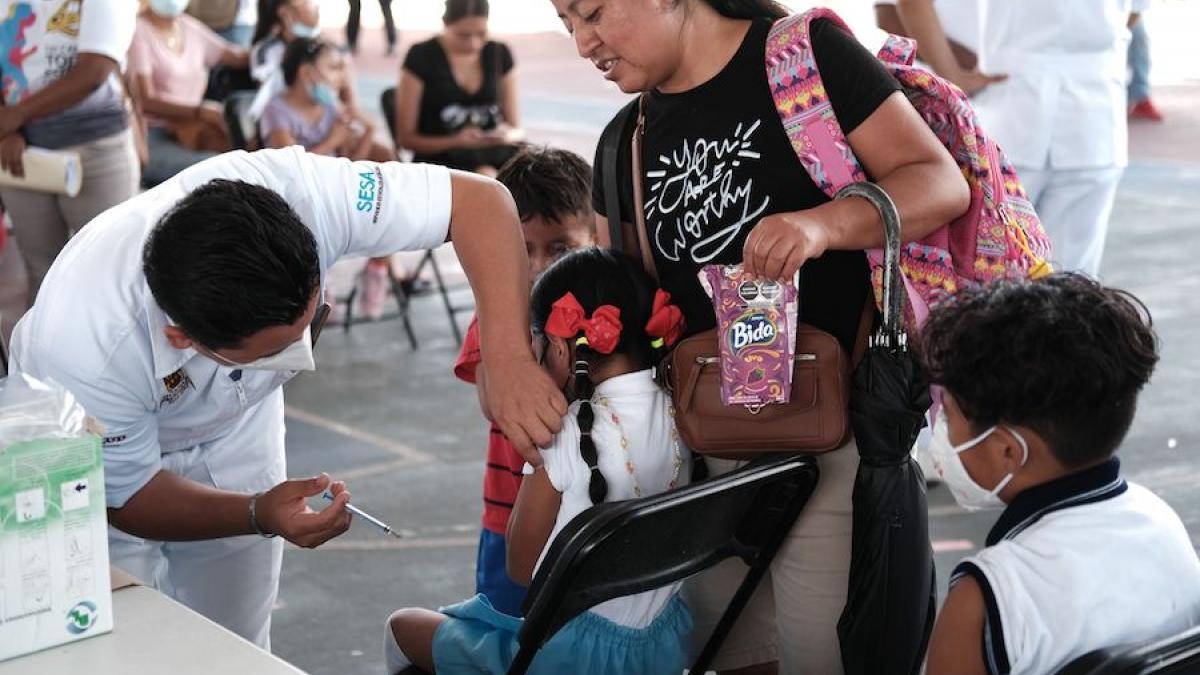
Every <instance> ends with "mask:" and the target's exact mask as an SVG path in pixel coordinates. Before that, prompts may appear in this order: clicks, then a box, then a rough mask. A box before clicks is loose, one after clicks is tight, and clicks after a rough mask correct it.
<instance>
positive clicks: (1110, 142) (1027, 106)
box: [897, 0, 1148, 276]
mask: <svg viewBox="0 0 1200 675" xmlns="http://www.w3.org/2000/svg"><path fill="white" fill-rule="evenodd" d="M976 1H977V3H978V9H977V11H978V16H979V22H980V23H979V32H978V35H979V36H980V42H979V65H978V68H977V69H976V70H975V71H969V70H965V69H963V68H962V67H961V66H959V65H958V64H957V63H956V62H955V59H954V57H953V54H952V52H951V49H950V47H949V44H948V42H947V39H946V31H944V30H943V28H942V26H941V23H940V22H939V18H938V11H940V10H935V7H934V0H898V1H897V8H898V10H899V12H900V16H901V18H902V19H903V22H904V26H905V28H906V29H907V30H908V32H909V34H910V35H911V36H912V37H914V38H916V40H917V42H918V43H919V44H920V45H921V55H922V57H923V58H925V59H926V60H927V61H928V62H929V63H930V64H931V65H932V66H933V67H934V69H935V70H936V71H937V72H938V73H939V74H941V75H943V76H944V77H947V78H948V79H950V80H951V81H954V82H956V83H958V84H959V85H960V86H962V87H963V88H964V90H966V91H968V93H973V98H972V103H973V104H974V106H975V109H976V111H977V112H978V113H979V117H980V119H981V121H982V123H983V128H984V129H985V130H986V131H987V133H988V134H989V135H991V136H992V138H994V139H996V140H997V141H998V142H999V143H1000V147H1001V148H1003V149H1004V152H1005V153H1006V154H1007V155H1008V157H1009V159H1010V160H1012V162H1013V164H1014V165H1015V166H1016V169H1017V173H1018V175H1019V176H1020V178H1021V182H1022V183H1023V184H1024V186H1025V189H1026V190H1027V191H1028V193H1029V197H1030V200H1031V201H1032V202H1033V205H1034V208H1035V209H1037V212H1038V215H1039V216H1040V217H1041V220H1042V224H1043V225H1044V226H1045V228H1046V231H1047V233H1048V234H1049V235H1050V239H1051V244H1052V245H1053V248H1054V262H1055V263H1056V265H1055V266H1056V267H1057V268H1058V269H1062V270H1076V271H1083V272H1086V273H1088V274H1090V275H1092V276H1097V275H1098V274H1099V272H1100V261H1101V258H1102V255H1103V253H1104V240H1105V236H1106V234H1107V232H1108V220H1109V216H1110V215H1111V213H1112V204H1113V198H1114V196H1115V195H1116V191H1117V183H1118V182H1119V181H1120V179H1121V174H1122V173H1123V171H1124V168H1125V166H1126V165H1127V164H1128V163H1129V152H1128V151H1129V149H1128V129H1127V127H1126V101H1125V97H1126V92H1125V76H1126V63H1125V62H1126V56H1125V55H1126V48H1127V45H1128V43H1129V26H1130V25H1132V23H1133V22H1135V21H1136V19H1137V15H1138V13H1140V12H1141V11H1142V10H1144V9H1145V8H1146V6H1147V4H1148V0H1054V1H1053V2H1045V1H1044V0H976Z"/></svg>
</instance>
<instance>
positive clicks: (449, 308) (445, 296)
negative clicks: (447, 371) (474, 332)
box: [417, 249, 463, 345]
mask: <svg viewBox="0 0 1200 675" xmlns="http://www.w3.org/2000/svg"><path fill="white" fill-rule="evenodd" d="M426 261H428V262H429V265H430V267H432V268H433V278H434V283H436V284H437V288H438V293H440V294H441V295H442V304H443V305H445V306H446V316H447V317H448V318H449V319H450V330H451V331H453V332H454V343H455V344H459V345H461V344H462V341H463V338H462V331H461V330H460V329H459V327H458V319H456V318H455V317H454V314H455V308H454V305H453V303H451V302H450V292H449V291H448V290H447V289H446V281H445V280H444V279H443V278H442V270H441V267H440V266H439V265H438V263H437V259H435V258H434V257H433V250H432V249H430V250H429V251H426V252H425V258H424V259H423V260H422V261H421V265H420V266H418V267H417V269H418V270H420V269H421V267H423V266H424V265H425V262H426Z"/></svg>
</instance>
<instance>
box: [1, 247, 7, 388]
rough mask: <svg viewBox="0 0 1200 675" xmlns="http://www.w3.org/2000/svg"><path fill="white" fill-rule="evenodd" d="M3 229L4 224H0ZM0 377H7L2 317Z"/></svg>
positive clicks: (2, 321)
mask: <svg viewBox="0 0 1200 675" xmlns="http://www.w3.org/2000/svg"><path fill="white" fill-rule="evenodd" d="M0 227H4V223H0ZM0 376H4V377H7V376H8V345H7V344H5V342H4V317H3V316H0Z"/></svg>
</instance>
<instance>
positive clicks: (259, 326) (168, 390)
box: [12, 147, 567, 648]
mask: <svg viewBox="0 0 1200 675" xmlns="http://www.w3.org/2000/svg"><path fill="white" fill-rule="evenodd" d="M447 240H449V241H452V242H453V243H454V246H455V250H456V251H457V253H458V256H459V258H460V260H461V261H462V265H463V269H464V270H466V273H467V278H468V279H469V281H470V283H471V286H472V289H473V290H474V293H475V298H476V301H477V304H478V317H479V324H480V328H481V330H480V333H481V335H482V338H483V354H484V357H483V366H484V367H485V368H486V369H487V374H488V384H489V386H488V390H487V395H488V399H489V400H488V407H489V409H490V410H491V411H492V413H493V415H494V417H495V419H496V421H497V423H498V424H499V425H500V426H501V428H502V429H503V431H504V432H505V434H506V435H507V436H508V438H509V439H511V440H512V441H513V442H514V443H515V444H516V445H517V447H518V448H525V449H527V450H532V448H533V447H534V445H535V444H537V445H540V446H546V445H548V444H549V443H550V442H551V440H552V438H553V436H554V434H555V433H557V432H558V430H559V428H560V421H561V419H562V416H563V414H564V413H565V412H566V409H567V408H566V401H565V400H564V398H563V396H562V394H561V393H560V392H559V391H558V389H557V388H556V387H555V386H554V384H553V383H552V382H551V381H550V379H549V377H548V376H546V375H545V373H544V372H543V370H542V369H541V368H539V367H538V365H537V363H536V362H535V361H534V358H533V355H532V352H531V347H530V341H529V321H528V307H529V301H528V294H529V272H528V267H529V265H528V262H527V260H526V255H525V248H524V243H523V240H522V236H521V226H520V221H519V220H518V216H517V210H516V207H515V206H514V204H513V201H512V198H511V196H510V195H509V194H508V191H507V190H505V189H504V187H502V186H501V185H500V184H499V183H496V182H495V181H492V180H490V179H486V178H483V177H480V176H476V175H474V174H467V173H461V172H455V171H450V170H447V169H445V168H442V167H437V166H428V165H421V164H401V163H395V162H390V163H381V164H376V163H372V162H350V161H349V160H345V159H337V158H331V157H323V156H321V155H310V154H307V153H305V152H304V151H303V150H301V149H300V148H295V147H293V148H287V149H282V150H263V151H260V152H256V153H251V154H247V153H245V152H234V153H228V154H225V155H221V156H219V157H215V158H213V159H210V160H207V161H205V162H202V163H200V164H197V165H195V166H193V167H191V168H189V169H187V170H185V171H183V172H182V173H180V174H179V175H177V176H176V177H174V178H172V179H171V180H169V181H167V182H165V183H163V184H162V185H160V186H158V187H156V188H154V189H153V190H150V191H148V192H145V193H143V194H141V195H139V196H137V197H134V198H133V199H130V200H128V201H126V202H124V203H122V204H120V205H118V206H115V207H113V208H111V209H109V210H108V211H105V212H104V213H102V214H101V215H100V216H98V217H97V218H95V219H94V220H93V221H92V222H91V223H90V224H89V225H88V226H87V227H86V228H84V229H83V230H82V232H81V233H80V234H79V235H77V236H76V237H75V238H74V239H72V240H71V242H70V243H69V244H68V245H67V246H66V248H64V249H63V252H62V254H61V255H59V257H58V259H57V260H56V261H55V263H54V265H53V266H52V267H51V268H50V271H49V273H48V274H47V275H46V279H45V282H44V283H43V285H42V288H41V291H40V293H39V294H38V296H37V302H36V303H35V304H34V306H33V308H32V309H31V310H30V311H29V313H27V314H26V315H25V316H24V317H23V318H22V320H21V321H20V323H18V324H17V326H16V328H15V331H14V333H13V343H12V367H13V371H14V372H21V373H26V374H28V375H31V376H33V377H36V378H44V379H52V380H54V381H57V382H58V383H60V384H62V385H64V386H65V387H66V388H67V389H68V390H70V391H71V392H72V393H73V394H74V395H75V396H76V397H77V398H78V399H79V401H80V402H81V403H82V404H83V406H84V408H85V409H86V410H87V412H88V414H89V415H91V416H93V417H95V418H96V419H97V420H98V421H99V422H100V424H101V425H103V427H104V464H105V466H104V469H105V492H106V497H107V504H108V514H109V522H110V524H111V526H112V527H110V537H109V545H110V550H111V558H112V562H113V564H115V565H117V566H118V567H122V568H124V569H126V570H128V571H130V572H132V573H133V574H134V575H135V576H137V577H139V578H140V579H142V580H144V581H146V582H148V583H150V584H153V585H155V586H156V587H158V588H159V589H161V590H162V591H163V592H165V593H167V594H169V595H171V596H172V597H174V598H176V599H178V600H179V601H181V602H183V603H184V604H186V605H188V606H190V607H192V608H193V609H195V610H197V611H199V612H200V613H202V614H204V615H206V616H208V617H209V618H211V619H213V620H214V621H216V622H217V623H219V624H221V625H223V626H225V627H227V628H229V629H230V630H232V631H234V632H235V633H238V634H239V635H241V636H243V637H245V638H246V639H248V640H250V641H252V642H254V643H255V644H258V645H260V646H262V647H264V648H266V647H269V636H270V616H271V608H272V606H273V605H274V603H275V597H276V593H277V591H278V588H279V570H280V563H281V560H282V555H283V540H285V539H286V540H288V541H291V542H292V543H294V544H296V545H299V546H305V547H315V546H319V545H321V544H322V543H324V542H325V541H327V540H329V539H330V538H333V537H336V536H338V535H340V534H341V533H342V532H344V531H345V530H346V528H347V527H348V526H349V516H348V515H347V514H346V513H345V510H344V508H343V507H344V506H345V504H346V502H348V501H349V498H350V494H349V492H347V491H346V490H345V486H344V485H342V484H340V483H335V482H333V481H332V480H331V479H330V478H329V477H328V476H325V475H322V476H320V477H317V478H309V479H303V480H286V469H285V463H284V431H285V429H284V405H283V391H282V389H281V385H283V383H284V382H286V381H288V380H289V379H291V378H292V377H293V376H294V375H295V374H296V372H297V371H301V370H312V369H313V368H314V361H313V354H312V332H313V331H312V327H310V324H314V321H316V323H317V324H319V319H320V317H321V316H322V315H323V314H324V312H323V311H322V307H323V293H322V288H323V285H324V281H325V276H326V271H327V270H328V269H329V267H330V266H331V265H332V264H333V263H334V262H335V261H337V260H338V259H339V258H341V257H343V256H359V257H362V256H382V255H388V254H391V253H393V252H395V251H399V250H419V249H427V248H432V247H435V246H437V245H439V244H441V243H442V242H444V241H447ZM313 327H316V328H319V326H313ZM326 489H328V490H330V491H331V492H333V494H334V495H335V499H334V501H333V502H332V503H331V504H330V505H329V506H327V507H326V508H325V509H324V510H323V511H320V512H313V511H311V510H310V509H309V508H308V507H307V506H306V500H307V499H308V498H310V497H312V496H314V495H318V494H320V493H321V492H322V491H324V490H326ZM276 535H278V538H276Z"/></svg>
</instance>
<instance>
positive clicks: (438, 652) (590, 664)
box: [433, 595, 692, 675]
mask: <svg viewBox="0 0 1200 675" xmlns="http://www.w3.org/2000/svg"><path fill="white" fill-rule="evenodd" d="M438 611H440V612H442V613H443V614H446V615H447V616H448V617H449V618H447V619H446V620H445V621H443V622H442V624H441V625H440V626H438V629H437V632H436V633H434V635H433V664H434V667H435V669H436V670H437V673H438V675H482V674H485V673H486V674H488V675H505V673H507V672H508V667H509V666H510V665H511V664H512V662H513V659H514V658H516V655H517V651H518V650H519V649H520V645H519V644H518V643H517V633H518V632H519V631H520V630H521V622H522V620H521V619H518V618H517V617H515V616H508V615H506V614H502V613H500V612H498V611H496V609H495V608H494V607H492V605H491V603H489V602H488V600H487V598H486V597H484V596H482V595H477V596H475V597H474V598H472V599H470V600H464V601H463V602H460V603H458V604H456V605H451V606H449V607H443V608H441V609H440V610H438ZM691 633H692V615H691V613H690V612H688V609H687V605H685V604H684V603H683V600H681V599H680V598H679V596H678V595H676V596H675V597H673V598H671V601H670V602H669V603H668V604H667V606H666V607H665V608H664V609H663V611H662V613H661V614H659V615H658V617H656V618H655V619H654V621H652V622H651V623H650V625H649V626H646V627H645V628H640V629H639V628H630V627H628V626H621V625H618V624H616V623H613V622H612V621H609V620H608V619H606V618H604V617H602V616H600V615H599V614H593V613H592V612H584V613H583V614H580V615H579V616H577V617H575V618H574V619H572V620H571V621H570V622H569V623H567V625H566V626H563V628H562V630H560V631H558V632H557V633H555V634H554V637H552V638H550V641H549V642H547V643H546V644H545V645H544V646H543V647H542V648H541V649H540V650H539V651H538V653H537V656H536V657H535V658H534V659H533V664H532V665H531V666H530V668H529V671H528V672H529V674H530V675H551V674H553V675H560V674H561V673H571V674H572V675H662V674H663V673H682V672H683V669H684V667H685V666H686V661H687V650H688V640H689V639H690V637H691Z"/></svg>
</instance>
